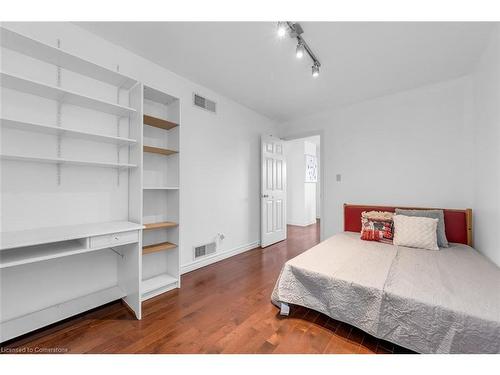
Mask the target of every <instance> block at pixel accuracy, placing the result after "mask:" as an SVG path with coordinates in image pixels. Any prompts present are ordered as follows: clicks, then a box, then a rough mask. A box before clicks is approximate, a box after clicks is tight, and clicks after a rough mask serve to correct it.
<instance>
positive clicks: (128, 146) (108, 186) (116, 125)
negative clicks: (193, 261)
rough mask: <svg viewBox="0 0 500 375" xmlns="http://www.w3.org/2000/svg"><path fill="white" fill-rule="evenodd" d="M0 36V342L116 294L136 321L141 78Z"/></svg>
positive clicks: (8, 33) (15, 36)
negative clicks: (133, 314)
mask: <svg viewBox="0 0 500 375" xmlns="http://www.w3.org/2000/svg"><path fill="white" fill-rule="evenodd" d="M0 33H1V38H0V41H1V47H2V54H3V56H2V69H6V70H7V71H9V72H10V73H7V72H5V71H2V72H1V73H0V84H1V88H2V95H1V100H2V102H1V106H2V118H1V119H0V120H1V121H0V125H1V126H0V130H1V133H2V134H1V142H2V144H1V148H2V153H1V154H0V162H1V168H2V179H1V192H2V228H0V229H1V232H0V276H1V280H2V282H1V283H0V288H1V290H0V341H1V342H3V341H6V340H9V339H12V338H14V337H17V336H19V335H22V334H24V333H28V332H30V331H32V330H35V329H38V328H41V327H44V326H46V325H48V324H51V323H54V322H57V321H59V320H62V319H65V318H68V317H70V316H72V315H75V314H79V313H81V312H84V311H86V310H89V309H92V308H95V307H98V306H100V305H102V304H105V303H108V302H111V301H115V300H119V299H122V300H123V302H124V303H125V304H127V305H128V306H129V307H130V309H131V310H132V311H133V312H134V313H135V315H136V317H137V318H138V319H140V318H141V300H142V296H141V281H142V235H143V234H142V229H143V225H142V220H143V215H142V194H143V188H142V173H143V172H142V166H143V162H142V156H143V155H142V154H143V149H142V146H143V144H142V130H143V129H142V128H143V126H142V107H143V92H142V84H140V83H139V82H137V81H136V80H134V79H132V78H130V77H127V76H125V75H123V74H121V73H119V72H118V71H114V70H111V69H108V68H106V67H103V66H100V65H98V64H94V63H92V62H90V61H88V60H86V59H84V58H81V57H79V56H77V55H75V54H72V53H69V52H68V51H66V50H64V49H63V48H62V47H61V40H54V41H53V42H54V46H51V45H48V44H46V43H43V42H40V41H37V40H35V39H32V38H28V37H25V36H23V35H21V34H19V33H16V32H15V31H12V30H9V29H6V28H4V27H0ZM63 42H64V41H63ZM62 44H63V43H62ZM12 70H14V72H13V71H12ZM37 74H38V76H37V77H36V78H40V79H33V75H35V76H36V75H37ZM96 87H98V88H99V90H101V91H102V94H103V95H102V96H101V95H99V97H97V96H96V95H95V93H96ZM106 98H116V101H114V102H113V100H108V99H106ZM89 110H90V111H89ZM51 165H54V166H55V167H53V166H51ZM61 166H66V167H65V168H64V175H62V172H61ZM82 166H84V167H85V168H74V167H82ZM52 168H54V169H53V170H55V171H56V174H55V175H54V174H53V173H50V172H51V170H52ZM66 175H67V176H68V178H66V179H65V178H63V177H64V176H66Z"/></svg>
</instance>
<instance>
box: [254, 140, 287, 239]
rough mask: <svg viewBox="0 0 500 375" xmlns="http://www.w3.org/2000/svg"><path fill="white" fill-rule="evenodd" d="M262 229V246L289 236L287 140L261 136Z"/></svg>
mask: <svg viewBox="0 0 500 375" xmlns="http://www.w3.org/2000/svg"><path fill="white" fill-rule="evenodd" d="M261 162H262V167H261V169H262V179H261V181H262V182H261V189H260V191H261V194H260V206H261V211H260V215H261V230H260V243H261V246H262V247H266V246H269V245H272V244H273V243H276V242H279V241H282V240H284V239H286V160H285V147H284V142H283V141H282V140H281V139H279V138H276V137H271V136H264V135H263V136H262V138H261Z"/></svg>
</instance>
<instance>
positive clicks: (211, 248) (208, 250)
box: [194, 242, 217, 259]
mask: <svg viewBox="0 0 500 375" xmlns="http://www.w3.org/2000/svg"><path fill="white" fill-rule="evenodd" d="M216 250H217V244H216V243H215V242H210V243H207V244H205V245H201V246H195V248H194V259H199V258H202V257H205V256H207V255H210V254H213V253H215V252H216Z"/></svg>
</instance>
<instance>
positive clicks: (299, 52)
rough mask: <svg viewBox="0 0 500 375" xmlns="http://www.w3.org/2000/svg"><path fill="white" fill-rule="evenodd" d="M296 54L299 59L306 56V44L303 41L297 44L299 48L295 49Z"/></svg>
mask: <svg viewBox="0 0 500 375" xmlns="http://www.w3.org/2000/svg"><path fill="white" fill-rule="evenodd" d="M295 56H296V57H297V58H298V59H301V58H302V57H304V44H303V43H302V42H299V44H297V49H296V50H295Z"/></svg>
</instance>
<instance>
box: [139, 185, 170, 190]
mask: <svg viewBox="0 0 500 375" xmlns="http://www.w3.org/2000/svg"><path fill="white" fill-rule="evenodd" d="M143 189H144V190H179V187H178V186H144V187H143Z"/></svg>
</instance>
